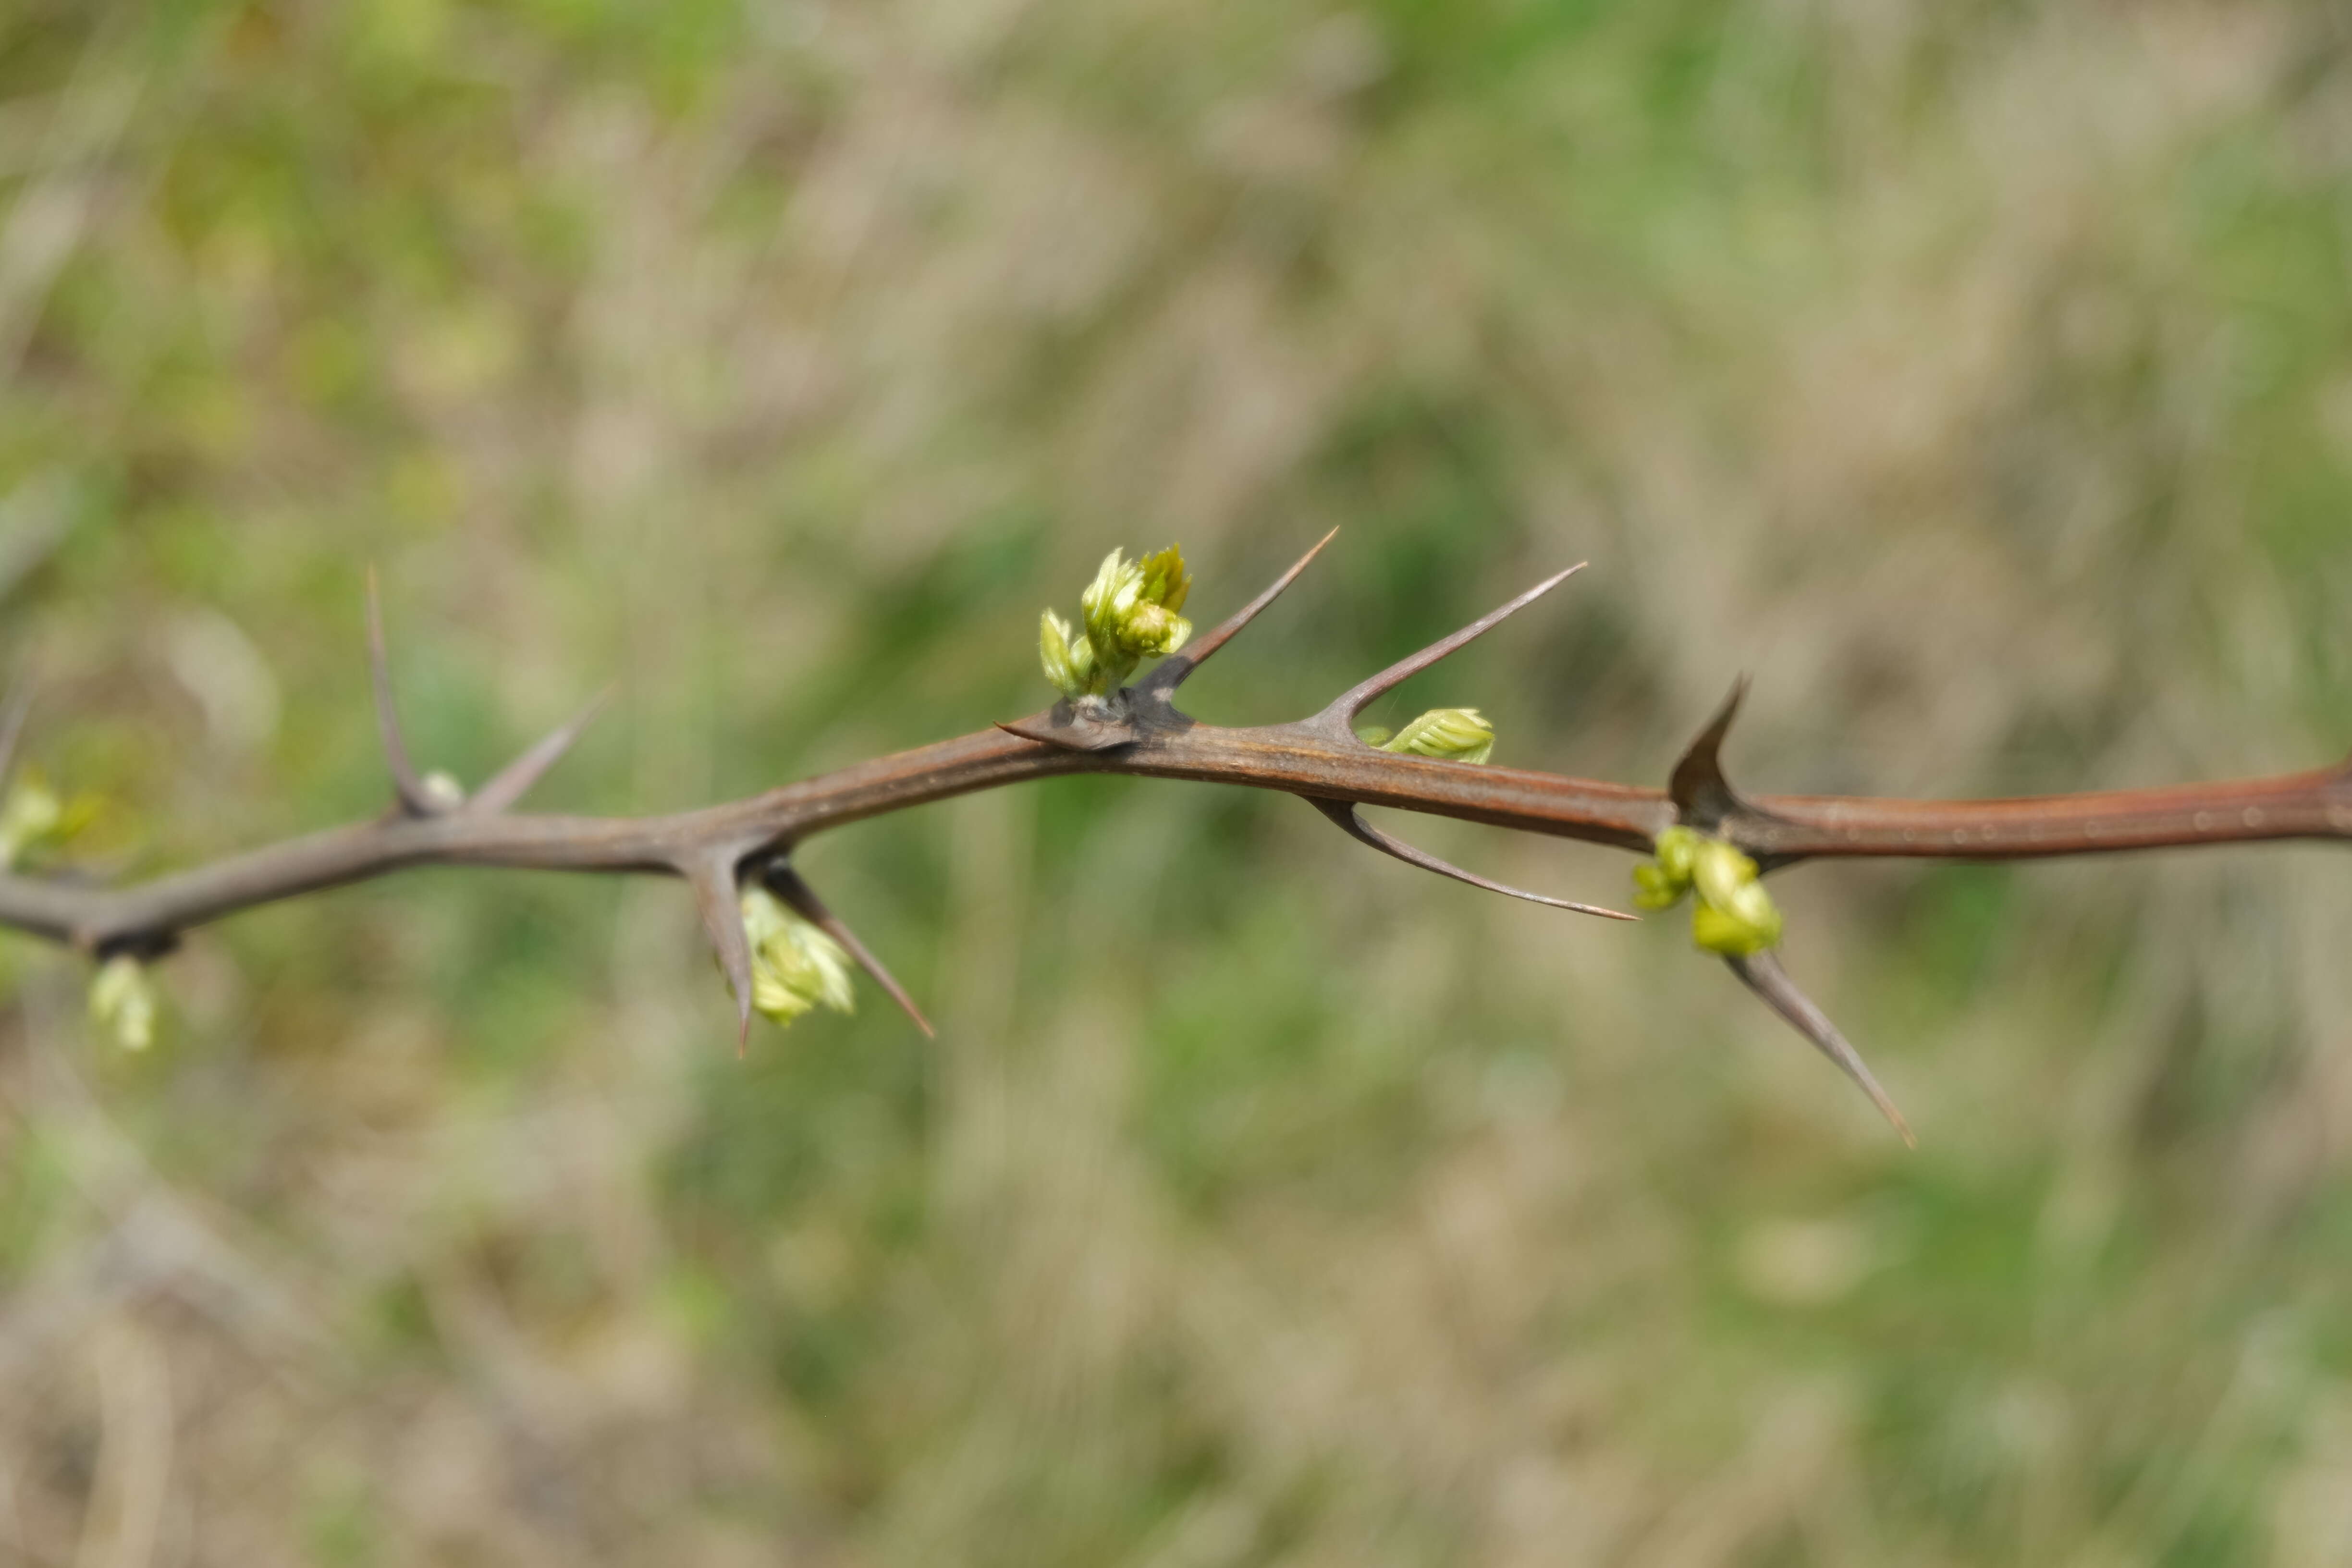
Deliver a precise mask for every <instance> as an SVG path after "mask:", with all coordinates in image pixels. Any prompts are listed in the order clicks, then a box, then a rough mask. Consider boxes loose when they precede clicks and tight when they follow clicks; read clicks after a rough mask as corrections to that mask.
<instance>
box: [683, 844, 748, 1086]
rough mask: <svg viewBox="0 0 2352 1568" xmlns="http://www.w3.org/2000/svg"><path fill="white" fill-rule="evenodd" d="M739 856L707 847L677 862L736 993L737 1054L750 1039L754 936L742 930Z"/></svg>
mask: <svg viewBox="0 0 2352 1568" xmlns="http://www.w3.org/2000/svg"><path fill="white" fill-rule="evenodd" d="M735 861H736V856H735V854H734V853H733V851H731V850H726V849H712V850H705V851H703V852H702V853H701V854H699V855H698V856H697V857H696V858H692V859H689V860H681V861H680V862H678V866H677V871H678V875H680V876H682V877H684V878H685V879H686V881H687V886H688V887H689V888H692V889H694V907H695V910H696V912H697V913H698V914H700V915H701V916H702V929H703V931H704V932H705V933H706V934H707V935H708V936H709V938H710V946H711V950H712V951H713V952H716V953H718V955H719V968H720V969H722V970H724V971H725V972H726V974H727V984H728V986H729V988H730V990H732V991H733V992H734V993H735V1019H736V1032H735V1054H736V1055H737V1056H738V1057H740V1056H741V1055H742V1054H743V1053H744V1051H745V1049H746V1048H748V1047H750V1045H751V937H750V936H748V935H747V934H745V932H744V930H743V909H742V905H741V903H740V901H739V900H740V895H739V894H738V893H737V891H736V888H735Z"/></svg>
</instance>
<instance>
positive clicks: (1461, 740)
mask: <svg viewBox="0 0 2352 1568" xmlns="http://www.w3.org/2000/svg"><path fill="white" fill-rule="evenodd" d="M1375 743H1376V744H1378V745H1379V747H1380V749H1381V751H1383V752H1402V753H1404V754H1406V755H1409V756H1415V757H1435V758H1436V759H1438V760H1439V761H1440V762H1447V763H1483V762H1485V761H1486V759H1487V758H1488V757H1491V756H1493V755H1494V754H1495V726H1493V725H1492V724H1489V723H1488V722H1486V715H1485V714H1483V713H1481V712H1479V711H1478V710H1476V709H1475V708H1433V709H1431V710H1429V711H1428V712H1426V713H1424V714H1423V715H1422V716H1421V717H1420V718H1418V719H1415V720H1414V721H1412V723H1410V724H1407V725H1406V726H1405V727H1404V728H1403V729H1402V730H1399V731H1397V732H1396V734H1395V735H1394V736H1393V737H1392V738H1391V739H1388V740H1385V741H1381V742H1375Z"/></svg>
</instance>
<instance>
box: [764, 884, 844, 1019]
mask: <svg viewBox="0 0 2352 1568" xmlns="http://www.w3.org/2000/svg"><path fill="white" fill-rule="evenodd" d="M742 909H743V934H744V935H745V936H747V937H749V938H750V939H751V1005H752V1006H754V1007H757V1008H758V1009H759V1010H760V1011H761V1013H763V1014H765V1015H766V1016H768V1017H770V1018H772V1019H773V1020H774V1021H775V1022H776V1023H778V1024H790V1023H791V1022H792V1021H793V1019H795V1018H798V1017H799V1016H801V1015H802V1014H803V1013H806V1012H809V1011H810V1010H812V1009H813V1008H814V1007H816V1006H818V1005H824V1006H827V1007H830V1008H832V1009H833V1010H834V1011H835V1012H836V1013H854V1012H856V1010H857V996H856V991H855V990H854V989H853V988H852V987H851V985H850V981H849V954H848V953H846V952H843V951H842V947H841V944H840V943H839V942H835V941H834V940H833V938H832V937H830V936H828V935H826V934H825V933H824V931H823V930H822V929H820V928H819V927H817V926H816V925H814V923H812V922H811V921H806V920H803V919H802V918H801V917H800V916H799V915H798V914H796V913H795V912H793V910H792V909H791V908H790V907H789V906H788V905H786V904H785V903H783V901H782V900H779V899H778V898H777V897H776V896H775V895H774V894H773V893H771V892H769V891H768V890H767V889H765V888H756V887H755V888H751V889H748V890H746V891H745V892H744V894H743V898H742Z"/></svg>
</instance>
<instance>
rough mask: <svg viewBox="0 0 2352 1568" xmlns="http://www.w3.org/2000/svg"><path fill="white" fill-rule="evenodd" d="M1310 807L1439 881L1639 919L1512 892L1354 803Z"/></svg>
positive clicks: (1316, 802)
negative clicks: (1370, 818)
mask: <svg viewBox="0 0 2352 1568" xmlns="http://www.w3.org/2000/svg"><path fill="white" fill-rule="evenodd" d="M1300 798H1301V799H1303V800H1305V801H1306V802H1307V804H1308V805H1311V806H1313V807H1314V808H1315V809H1316V810H1318V811H1319V812H1321V813H1322V814H1323V815H1324V816H1328V817H1329V818H1330V819H1331V820H1332V821H1333V822H1334V823H1336V824H1338V825H1339V831H1340V832H1342V833H1345V834H1346V835H1348V837H1350V838H1353V839H1355V840H1356V841H1357V842H1358V843H1360V844H1368V845H1370V846H1371V847H1373V848H1375V849H1377V850H1379V851H1380V852H1381V854H1383V855H1393V856H1395V857H1396V858H1398V859H1400V860H1402V861H1404V862H1405V863H1406V864H1407V865H1411V866H1418V867H1420V868H1422V869H1423V870H1424V871H1434V872H1436V873H1437V874H1438V875H1439V876H1441V877H1451V878H1453V879H1454V880H1455V881H1457V882H1467V883H1469V884H1470V885H1471V886H1472V887H1474V888H1484V889H1486V890H1487V891H1488V892H1490V893H1500V894H1502V895H1503V896H1504V897H1506V898H1511V899H1525V900H1527V901H1528V902H1529V903H1531V904H1543V905H1546V906H1548V907H1549V908H1551V909H1555V910H1574V911H1575V912H1576V913H1578V914H1580V915H1599V916H1600V917H1601V919H1603V920H1611V921H1638V920H1640V919H1641V918H1642V917H1641V916H1639V915H1629V914H1626V913H1624V912H1623V911H1622V910H1608V909H1602V908H1601V906H1600V905H1598V904H1578V903H1571V902H1570V901H1569V900H1566V899H1555V898H1552V897H1550V896H1549V895H1548V894H1544V893H1530V892H1528V890H1527V889H1524V888H1514V887H1512V886H1510V885H1509V884H1508V883H1506V882H1497V881H1494V880H1492V879H1488V878H1486V877H1481V876H1479V875H1478V874H1477V873H1476V872H1475V871H1465V870H1464V869H1463V868H1461V867H1459V866H1456V865H1454V864H1453V863H1452V862H1451V861H1446V860H1441V859H1439V858H1437V857H1436V856H1434V855H1432V854H1431V853H1429V852H1428V851H1427V850H1425V849H1416V848H1414V847H1412V845H1410V844H1407V843H1406V842H1405V841H1404V840H1403V839H1402V838H1399V837H1395V836H1394V835H1393V834H1390V833H1384V832H1382V831H1381V829H1379V828H1377V827H1374V826H1372V825H1371V824H1370V823H1369V822H1367V821H1365V820H1364V813H1363V808H1362V807H1361V806H1360V805H1357V804H1356V803H1355V802H1353V801H1346V800H1323V799H1319V798H1318V797H1317V796H1314V795H1302V796H1300Z"/></svg>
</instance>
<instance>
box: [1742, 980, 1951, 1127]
mask: <svg viewBox="0 0 2352 1568" xmlns="http://www.w3.org/2000/svg"><path fill="white" fill-rule="evenodd" d="M1724 962H1725V963H1727V964H1729V965H1730V966H1731V973H1734V974H1737V975H1738V976H1739V978H1740V981H1741V983H1742V984H1745V985H1746V986H1747V987H1748V989H1749V990H1750V991H1753V992H1755V993H1756V994H1757V995H1759V996H1761V997H1762V998H1764V1004H1765V1005H1766V1006H1769V1007H1770V1008H1771V1009H1772V1011H1774V1012H1775V1013H1778V1014H1780V1016H1781V1017H1783V1018H1785V1019H1787V1020H1788V1022H1789V1023H1790V1026H1792V1027H1794V1028H1795V1029H1796V1031H1797V1033H1799V1034H1801V1035H1802V1036H1804V1037H1805V1038H1807V1039H1808V1040H1811V1042H1812V1043H1813V1048H1814V1049H1816V1050H1818V1051H1820V1052H1821V1053H1822V1055H1823V1056H1825V1057H1827V1058H1829V1059H1830V1060H1832V1061H1833V1062H1835V1063H1836V1064H1837V1065H1838V1068H1839V1070H1841V1071H1842V1072H1843V1073H1844V1074H1845V1076H1846V1077H1848V1078H1850V1079H1853V1081H1854V1082H1855V1083H1857V1084H1860V1085H1861V1086H1862V1091H1863V1093H1864V1094H1866V1095H1868V1096H1870V1101H1871V1103H1872V1104H1873V1105H1875V1106H1877V1107H1878V1113H1879V1114H1880V1115H1882V1116H1884V1117H1885V1118H1886V1120H1887V1121H1888V1122H1890V1123H1891V1124H1892V1125H1893V1126H1894V1128H1895V1131H1897V1132H1900V1133H1901V1134H1902V1135H1903V1142H1906V1143H1907V1144H1909V1145H1910V1146H1911V1147H1912V1148H1914V1149H1916V1148H1917V1147H1918V1146H1919V1140H1918V1139H1917V1138H1916V1137H1914V1136H1912V1133H1911V1124H1910V1123H1909V1122H1907V1121H1904V1120H1903V1113H1902V1112H1901V1111H1899V1110H1895V1101H1894V1100H1892V1099H1891V1098H1889V1096H1888V1095H1887V1092H1886V1090H1885V1089H1882V1088H1880V1087H1879V1082H1878V1079H1876V1078H1875V1077H1874V1076H1872V1074H1871V1070H1870V1068H1869V1065H1868V1064H1867V1063H1865V1062H1864V1060H1863V1059H1862V1053H1861V1052H1859V1051H1857V1050H1855V1049H1854V1048H1853V1046H1852V1045H1851V1044H1849V1043H1848V1042H1847V1040H1846V1037H1844V1036H1843V1035H1842V1034H1840V1033H1838V1026H1836V1025H1835V1024H1832V1023H1831V1022H1830V1017H1829V1015H1828V1014H1826V1013H1824V1012H1822V1010H1821V1009H1820V1008H1819V1007H1817V1006H1815V1005H1813V1000H1812V998H1811V997H1810V996H1808V995H1806V994H1804V993H1803V992H1801V991H1800V990H1798V989H1797V983H1796V982H1795V981H1793V980H1791V979H1790V978H1789V972H1788V971H1787V970H1785V969H1783V968H1781V967H1780V960H1779V959H1777V958H1775V957H1773V956H1772V954H1771V953H1770V952H1759V953H1753V954H1751V955H1749V956H1748V957H1747V958H1727V959H1725V960H1724Z"/></svg>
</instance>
